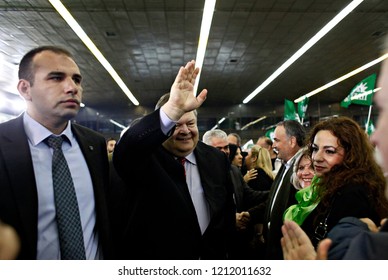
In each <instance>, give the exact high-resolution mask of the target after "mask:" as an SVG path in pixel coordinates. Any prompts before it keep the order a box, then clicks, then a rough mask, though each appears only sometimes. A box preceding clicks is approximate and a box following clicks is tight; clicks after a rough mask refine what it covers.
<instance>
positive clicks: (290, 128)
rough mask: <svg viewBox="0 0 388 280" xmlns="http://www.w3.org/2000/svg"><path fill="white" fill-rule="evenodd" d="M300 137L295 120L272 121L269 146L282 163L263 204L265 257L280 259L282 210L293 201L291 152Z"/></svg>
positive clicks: (302, 134)
mask: <svg viewBox="0 0 388 280" xmlns="http://www.w3.org/2000/svg"><path fill="white" fill-rule="evenodd" d="M304 139H305V130H304V128H303V126H302V125H301V124H300V123H299V122H297V121H294V120H287V121H282V122H280V123H278V124H277V125H276V128H275V132H274V143H273V147H274V148H275V149H276V150H277V152H278V158H280V159H281V160H282V161H283V164H282V166H281V168H280V170H279V172H278V173H277V175H276V177H275V180H274V182H273V184H272V186H271V191H270V194H269V198H268V200H267V202H266V204H265V212H264V213H265V214H264V220H263V222H264V229H263V237H264V239H265V246H266V258H267V259H275V260H276V259H283V252H282V248H281V245H280V239H281V237H282V232H281V227H282V225H283V213H284V211H285V210H286V209H287V208H288V207H289V206H290V205H292V204H295V203H296V199H295V193H296V189H295V187H294V186H293V185H292V184H291V180H290V178H291V175H292V172H293V171H292V168H291V167H292V166H293V164H294V159H295V155H296V154H297V152H298V151H299V150H300V149H301V148H302V147H303V145H304ZM263 207H264V205H263V206H262V208H263ZM258 208H260V207H258Z"/></svg>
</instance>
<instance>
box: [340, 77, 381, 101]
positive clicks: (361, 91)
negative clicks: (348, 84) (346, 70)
mask: <svg viewBox="0 0 388 280" xmlns="http://www.w3.org/2000/svg"><path fill="white" fill-rule="evenodd" d="M375 84H376V74H372V75H370V76H368V77H366V78H365V79H363V80H362V81H361V82H359V83H358V84H357V85H356V86H355V87H354V88H353V89H352V90H351V91H350V93H349V95H348V96H347V97H346V98H345V99H344V100H343V101H342V102H341V106H342V107H345V108H348V107H349V105H350V104H359V105H367V106H370V105H372V101H373V90H374V89H375Z"/></svg>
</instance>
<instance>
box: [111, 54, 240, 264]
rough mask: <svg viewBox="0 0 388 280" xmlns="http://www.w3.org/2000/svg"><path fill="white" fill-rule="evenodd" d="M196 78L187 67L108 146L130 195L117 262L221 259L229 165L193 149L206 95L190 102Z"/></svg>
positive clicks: (230, 208) (230, 213)
mask: <svg viewBox="0 0 388 280" xmlns="http://www.w3.org/2000/svg"><path fill="white" fill-rule="evenodd" d="M198 71H199V69H198V68H195V62H194V61H190V62H188V63H187V64H186V66H185V67H181V69H180V70H179V73H178V75H177V77H176V79H175V81H174V83H173V85H172V87H171V91H170V94H169V95H165V96H163V97H162V98H161V100H160V102H159V103H158V105H157V109H156V110H155V111H154V112H153V113H151V114H149V115H147V116H145V117H144V118H142V119H141V120H140V121H139V122H137V123H136V124H134V125H133V126H131V127H130V128H129V129H128V130H127V131H126V133H124V135H123V136H122V137H121V139H120V140H119V142H118V143H117V145H116V148H115V151H114V154H113V162H114V165H115V167H116V170H117V172H118V173H119V175H120V176H121V177H122V178H123V179H124V181H125V182H126V183H127V186H128V188H129V189H130V194H129V196H128V201H127V203H128V205H129V208H130V209H129V220H128V222H127V224H126V230H125V232H124V235H123V236H122V258H125V259H225V258H227V257H228V251H229V250H228V246H229V245H230V237H231V235H232V234H233V231H234V227H235V223H234V220H235V207H234V203H233V196H232V193H233V187H232V184H231V180H230V175H229V160H228V158H227V156H226V155H225V154H224V153H222V152H220V151H218V150H217V149H215V148H213V147H210V146H208V145H206V144H204V143H202V142H198V128H197V113H196V111H195V110H196V109H197V108H198V107H199V106H200V105H201V104H202V103H203V102H204V101H205V98H206V94H207V91H206V90H203V91H202V92H201V93H200V94H199V95H198V96H197V97H195V96H194V94H193V88H194V83H195V78H196V76H197V74H198ZM160 106H161V107H160ZM182 159H183V160H182ZM181 163H183V165H184V166H182V164H181ZM123 222H125V221H123Z"/></svg>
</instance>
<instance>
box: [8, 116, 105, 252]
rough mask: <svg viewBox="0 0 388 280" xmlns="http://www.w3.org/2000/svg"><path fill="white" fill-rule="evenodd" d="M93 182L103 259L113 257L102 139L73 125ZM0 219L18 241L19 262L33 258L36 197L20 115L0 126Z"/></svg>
mask: <svg viewBox="0 0 388 280" xmlns="http://www.w3.org/2000/svg"><path fill="white" fill-rule="evenodd" d="M72 131H73V133H74V135H75V137H76V139H77V141H78V143H79V146H80V148H81V150H82V152H83V155H84V157H85V160H86V163H87V165H88V168H89V171H90V176H91V178H92V182H93V188H94V196H95V205H96V230H97V232H98V235H99V240H100V247H101V248H100V249H102V251H103V254H104V258H112V255H111V253H110V251H111V249H110V247H111V245H110V244H111V243H110V234H109V221H108V213H107V206H106V202H105V197H106V196H105V192H106V188H107V187H108V183H109V177H108V176H109V166H108V158H107V152H106V144H105V139H104V137H102V136H101V135H100V134H98V133H96V132H94V131H92V130H90V129H87V128H85V127H82V126H79V125H76V124H72ZM0 219H1V220H2V221H4V222H5V223H8V224H9V225H11V226H13V227H14V228H15V229H16V231H17V233H18V235H19V237H20V239H21V251H20V254H19V256H18V259H35V258H36V252H37V236H38V231H37V229H38V195H37V188H36V182H35V175H34V170H33V163H32V158H31V152H30V148H29V145H28V139H27V135H26V133H25V131H24V126H23V116H19V117H17V118H16V119H13V120H10V121H8V122H5V123H2V124H0Z"/></svg>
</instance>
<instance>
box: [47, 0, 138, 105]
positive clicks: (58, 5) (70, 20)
mask: <svg viewBox="0 0 388 280" xmlns="http://www.w3.org/2000/svg"><path fill="white" fill-rule="evenodd" d="M48 1H49V2H50V3H51V5H53V7H54V8H55V9H56V10H57V12H58V13H59V14H60V15H61V16H62V17H63V19H64V20H65V21H66V22H67V24H68V25H69V26H70V27H71V29H73V31H74V32H75V33H76V34H77V36H78V37H79V38H80V39H81V40H82V42H83V43H84V44H85V45H86V47H88V49H89V50H90V51H91V52H92V54H93V55H94V56H95V57H96V58H97V60H98V61H99V62H100V63H101V64H102V66H104V68H105V69H106V70H107V71H108V73H109V74H110V75H111V76H112V78H113V80H115V82H116V83H117V84H118V86H119V87H120V88H121V90H122V91H123V92H124V93H125V94H126V95H127V96H128V98H129V99H130V100H131V102H132V103H133V104H134V105H136V106H137V105H139V101H137V99H136V98H135V96H134V95H133V94H132V92H131V91H130V90H129V88H128V87H127V86H126V85H125V83H124V82H123V80H122V79H121V78H120V76H119V75H118V74H117V72H116V71H115V70H114V69H113V67H112V65H111V64H110V63H109V62H108V60H107V59H106V58H105V57H104V55H103V54H102V53H101V52H100V50H99V49H98V48H97V47H96V45H95V44H94V43H93V42H92V40H91V39H90V38H89V36H88V35H87V34H86V33H85V31H84V30H83V29H82V27H81V26H80V25H79V24H78V22H77V21H76V20H75V19H74V17H73V16H72V15H71V14H70V12H69V11H68V10H67V9H66V7H65V6H64V5H63V4H62V2H61V1H60V0H48Z"/></svg>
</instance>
